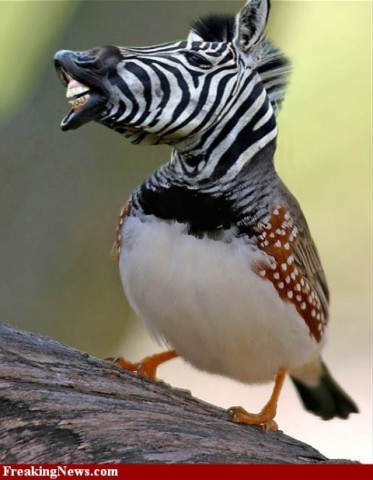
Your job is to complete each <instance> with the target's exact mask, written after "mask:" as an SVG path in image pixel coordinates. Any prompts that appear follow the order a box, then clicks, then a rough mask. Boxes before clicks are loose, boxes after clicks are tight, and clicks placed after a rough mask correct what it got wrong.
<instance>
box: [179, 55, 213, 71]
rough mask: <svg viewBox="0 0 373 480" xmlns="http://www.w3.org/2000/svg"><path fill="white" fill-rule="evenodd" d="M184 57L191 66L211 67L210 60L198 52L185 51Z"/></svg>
mask: <svg viewBox="0 0 373 480" xmlns="http://www.w3.org/2000/svg"><path fill="white" fill-rule="evenodd" d="M185 56H186V59H187V60H188V62H189V63H190V64H191V65H192V66H193V67H199V68H211V66H212V65H211V62H209V61H208V60H207V58H205V57H203V56H202V55H200V54H199V53H196V52H186V53H185Z"/></svg>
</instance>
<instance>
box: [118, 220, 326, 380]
mask: <svg viewBox="0 0 373 480" xmlns="http://www.w3.org/2000/svg"><path fill="white" fill-rule="evenodd" d="M122 245H123V248H122V252H121V255H120V260H119V267H120V272H121V277H122V281H123V285H124V288H125V291H126V294H127V297H128V299H129V301H130V303H131V305H132V307H133V309H134V310H135V312H136V313H137V314H138V315H139V317H140V318H142V319H143V321H144V323H145V325H146V327H147V328H148V330H149V331H150V332H151V333H152V334H153V335H154V336H155V337H156V338H160V339H162V340H164V341H165V342H166V344H167V345H169V346H171V347H172V348H174V349H175V350H176V351H177V352H178V353H179V354H180V355H181V357H182V358H184V359H185V360H187V361H188V362H190V363H191V364H192V365H193V366H195V367H197V368H199V369H201V370H204V371H207V372H210V373H217V374H220V375H225V376H227V377H229V378H233V379H236V380H239V381H241V382H245V383H264V382H269V381H273V380H274V379H275V377H276V375H277V372H278V370H279V369H280V368H281V367H284V366H286V367H287V368H292V367H299V366H300V365H303V364H304V363H307V362H310V361H311V360H313V359H316V358H317V357H318V354H319V352H320V350H321V347H322V346H323V344H324V342H325V336H324V337H323V341H322V342H320V343H318V342H317V341H316V340H315V338H314V337H312V336H311V335H310V333H309V328H308V327H307V325H306V324H305V322H304V320H303V318H302V317H301V316H300V315H299V314H298V312H297V311H296V309H295V307H294V306H293V305H292V304H291V303H285V302H283V301H282V299H281V298H280V297H279V295H278V294H277V292H276V289H275V287H274V286H273V285H272V283H271V282H265V281H263V279H262V278H261V277H260V276H259V275H258V273H256V271H255V265H256V264H257V263H258V262H266V263H267V262H268V259H267V258H266V257H265V254H263V253H262V252H261V251H260V250H259V249H257V248H255V246H253V245H250V244H248V243H247V241H245V240H244V239H243V238H233V239H232V240H231V241H228V242H223V241H216V240H214V239H210V238H207V237H206V238H202V239H199V238H196V237H194V236H191V235H189V234H188V232H187V230H186V227H185V225H183V224H180V223H168V222H164V221H160V220H159V219H157V218H155V217H152V216H148V217H145V218H143V219H139V218H136V217H129V218H128V219H127V220H126V221H125V222H124V224H123V227H122ZM144 252H146V255H144Z"/></svg>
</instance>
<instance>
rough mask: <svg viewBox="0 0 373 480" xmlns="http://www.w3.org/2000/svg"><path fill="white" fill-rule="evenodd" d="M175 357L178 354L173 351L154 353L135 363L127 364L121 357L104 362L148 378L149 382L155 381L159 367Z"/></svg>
mask: <svg viewBox="0 0 373 480" xmlns="http://www.w3.org/2000/svg"><path fill="white" fill-rule="evenodd" d="M176 357H178V354H177V353H176V352H175V350H169V351H168V352H161V353H156V354H155V355H151V356H149V357H146V358H144V359H143V360H141V361H140V362H137V363H132V362H128V361H127V360H126V359H125V358H123V357H116V358H106V359H105V360H107V361H108V362H112V363H113V364H114V365H117V366H118V367H121V368H123V369H124V370H130V371H131V372H137V373H138V374H139V375H141V376H142V377H145V378H149V379H150V380H156V379H157V377H156V373H157V368H158V367H159V365H161V364H162V363H164V362H167V361H168V360H171V359H173V358H176Z"/></svg>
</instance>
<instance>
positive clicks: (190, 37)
mask: <svg viewBox="0 0 373 480" xmlns="http://www.w3.org/2000/svg"><path fill="white" fill-rule="evenodd" d="M187 41H188V43H189V42H190V43H192V42H203V38H202V37H201V36H200V35H198V33H197V32H196V31H195V30H194V29H193V28H192V30H191V31H190V32H189V35H188V38H187Z"/></svg>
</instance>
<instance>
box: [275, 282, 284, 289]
mask: <svg viewBox="0 0 373 480" xmlns="http://www.w3.org/2000/svg"><path fill="white" fill-rule="evenodd" d="M277 286H278V288H280V289H281V290H282V289H283V288H284V286H285V285H284V283H283V282H280V283H279V284H278V285H277Z"/></svg>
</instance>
